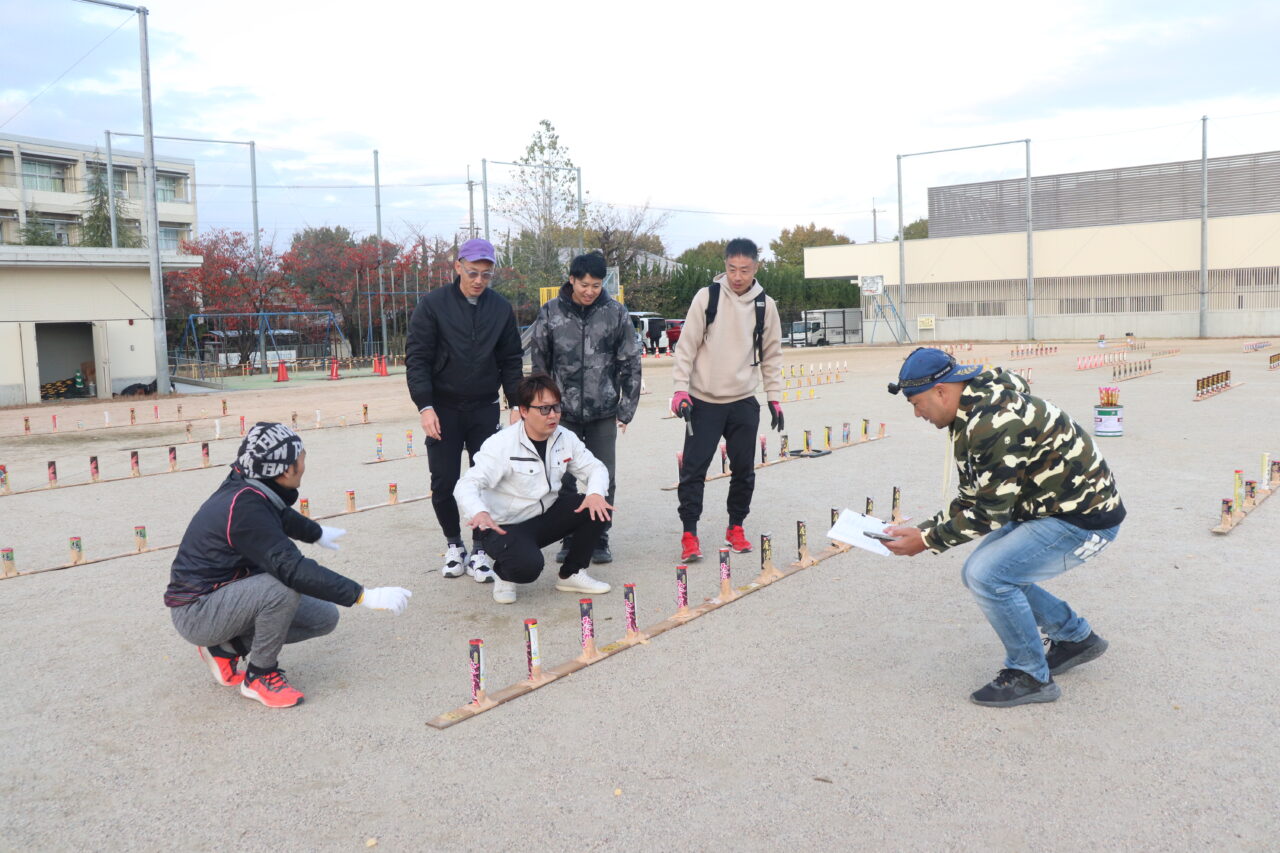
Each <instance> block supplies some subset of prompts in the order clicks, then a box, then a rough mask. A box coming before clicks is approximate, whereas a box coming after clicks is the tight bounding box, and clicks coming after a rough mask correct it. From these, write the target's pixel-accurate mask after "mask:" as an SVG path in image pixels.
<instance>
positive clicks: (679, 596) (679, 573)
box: [676, 566, 689, 610]
mask: <svg viewBox="0 0 1280 853" xmlns="http://www.w3.org/2000/svg"><path fill="white" fill-rule="evenodd" d="M688 606H689V569H688V567H687V566H676V607H678V608H680V609H681V610H685V609H686V608H688Z"/></svg>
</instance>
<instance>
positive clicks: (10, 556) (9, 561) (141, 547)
mask: <svg viewBox="0 0 1280 853" xmlns="http://www.w3.org/2000/svg"><path fill="white" fill-rule="evenodd" d="M205 449H206V455H205V466H204V467H208V455H207V449H208V445H205ZM169 451H170V455H169V458H170V461H171V462H170V464H172V460H173V451H174V448H169ZM134 457H135V458H134V460H133V461H134V465H135V466H136V465H137V458H136V457H137V451H134ZM92 460H93V464H94V465H95V466H96V464H97V457H92ZM49 464H50V466H52V465H53V463H52V462H50V463H49ZM3 470H4V469H3V467H2V466H0V472H2V471H3ZM135 470H136V467H135ZM171 470H172V469H171ZM51 476H53V474H52V473H51ZM134 476H139V475H137V474H135V475H134ZM398 503H400V487H399V486H398V485H397V484H396V483H388V484H387V502H386V503H385V504H382V506H391V505H393V504H398ZM298 511H299V512H300V513H302V514H303V515H305V516H306V517H307V518H310V517H311V502H310V500H308V499H307V498H302V500H300V501H299V502H298ZM355 511H356V491H355V489H347V490H346V505H345V508H344V509H343V512H344V513H345V512H355ZM133 544H134V551H133V553H136V554H140V553H142V552H143V551H146V550H149V546H148V544H147V528H146V526H145V525H142V524H137V525H134V528H133ZM69 546H70V559H69V560H68V561H67V563H66V565H68V566H76V565H79V564H81V563H83V562H85V555H84V540H83V539H82V538H81V537H79V536H71V537H69ZM168 547H173V546H168ZM115 556H118V557H123V556H128V555H127V554H117V555H115ZM102 559H109V558H102ZM16 574H18V566H17V558H16V556H15V554H14V549H13V548H10V547H5V548H0V577H12V576H14V575H16Z"/></svg>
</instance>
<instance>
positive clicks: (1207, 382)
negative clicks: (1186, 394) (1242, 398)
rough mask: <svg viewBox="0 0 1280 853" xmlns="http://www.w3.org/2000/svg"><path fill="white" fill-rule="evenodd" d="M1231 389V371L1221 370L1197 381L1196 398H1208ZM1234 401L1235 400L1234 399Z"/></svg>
mask: <svg viewBox="0 0 1280 853" xmlns="http://www.w3.org/2000/svg"><path fill="white" fill-rule="evenodd" d="M1230 387H1231V371H1230V370H1219V371H1218V372H1217V373H1210V374H1209V375H1208V376H1201V377H1200V378H1199V379H1197V380H1196V397H1208V396H1209V395H1211V394H1217V393H1218V392H1219V391H1226V390H1227V389H1228V388H1230ZM1232 399H1234V398H1232Z"/></svg>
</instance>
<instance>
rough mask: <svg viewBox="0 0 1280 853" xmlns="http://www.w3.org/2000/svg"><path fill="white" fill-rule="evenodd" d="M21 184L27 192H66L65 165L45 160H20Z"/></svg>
mask: <svg viewBox="0 0 1280 853" xmlns="http://www.w3.org/2000/svg"><path fill="white" fill-rule="evenodd" d="M22 183H23V185H24V186H25V187H26V188H27V189H29V190H44V191H45V192H53V193H61V192H66V191H67V190H66V187H67V164H65V163H51V162H49V161H47V160H30V159H27V158H25V157H24V158H23V159H22Z"/></svg>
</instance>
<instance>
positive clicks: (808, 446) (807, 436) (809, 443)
mask: <svg viewBox="0 0 1280 853" xmlns="http://www.w3.org/2000/svg"><path fill="white" fill-rule="evenodd" d="M804 452H805V454H809V453H812V452H813V435H812V433H811V432H810V431H809V430H805V431H804Z"/></svg>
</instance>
